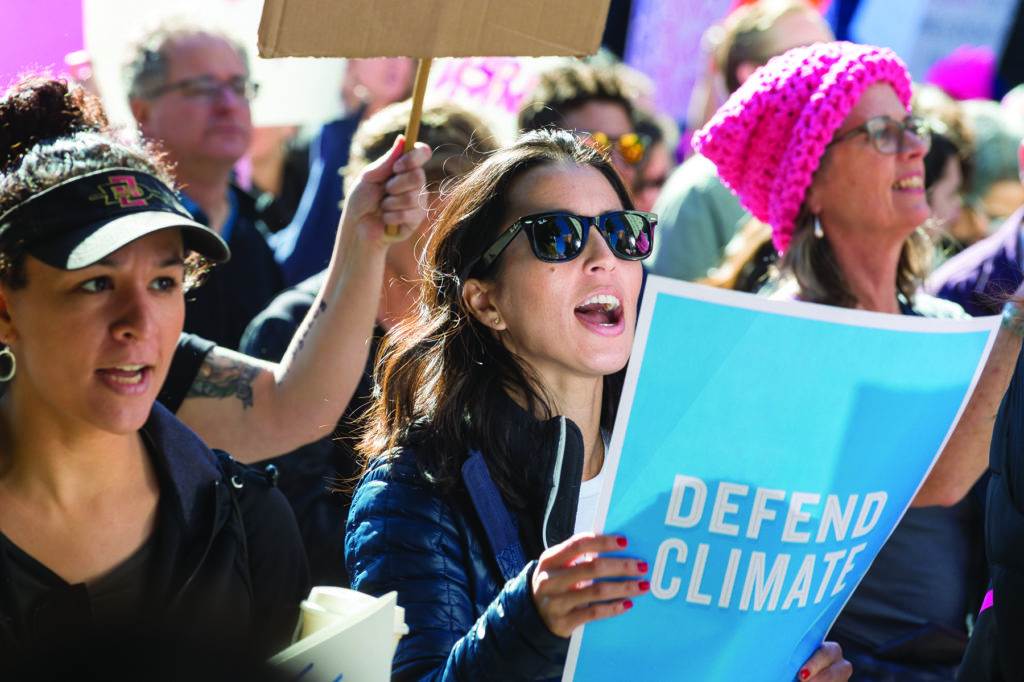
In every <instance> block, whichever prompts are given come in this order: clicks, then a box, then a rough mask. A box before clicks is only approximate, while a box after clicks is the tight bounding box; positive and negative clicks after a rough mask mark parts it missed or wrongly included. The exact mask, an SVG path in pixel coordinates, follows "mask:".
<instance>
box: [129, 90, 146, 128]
mask: <svg viewBox="0 0 1024 682" xmlns="http://www.w3.org/2000/svg"><path fill="white" fill-rule="evenodd" d="M128 106H129V107H131V110H132V117H134V118H135V121H136V122H137V123H138V124H139V127H140V128H145V127H146V125H148V124H149V113H150V107H149V102H148V101H146V100H144V99H140V98H138V97H133V98H132V99H130V100H128Z"/></svg>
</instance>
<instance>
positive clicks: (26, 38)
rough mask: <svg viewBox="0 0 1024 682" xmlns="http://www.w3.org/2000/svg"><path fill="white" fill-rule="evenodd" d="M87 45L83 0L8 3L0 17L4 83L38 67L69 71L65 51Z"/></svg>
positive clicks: (0, 79) (1, 78)
mask: <svg viewBox="0 0 1024 682" xmlns="http://www.w3.org/2000/svg"><path fill="white" fill-rule="evenodd" d="M84 45H85V39H84V34H83V31H82V2H81V0H32V1H31V2H7V3H4V18H3V21H0V86H3V87H6V86H7V85H8V84H9V83H10V82H11V81H12V80H13V79H14V78H15V77H16V76H17V75H18V74H20V73H23V72H25V71H30V70H35V69H40V68H42V69H47V68H49V69H53V71H54V72H56V73H60V72H63V71H65V67H64V55H66V54H68V53H69V52H74V51H75V50H81V49H82V48H83V46H84Z"/></svg>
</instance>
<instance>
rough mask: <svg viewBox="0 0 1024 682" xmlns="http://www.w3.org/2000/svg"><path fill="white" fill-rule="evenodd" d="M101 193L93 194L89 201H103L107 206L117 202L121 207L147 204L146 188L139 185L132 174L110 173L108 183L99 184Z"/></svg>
mask: <svg viewBox="0 0 1024 682" xmlns="http://www.w3.org/2000/svg"><path fill="white" fill-rule="evenodd" d="M97 189H99V191H100V192H99V194H93V195H92V196H90V197H89V201H102V202H103V203H104V204H106V205H107V206H113V205H114V204H117V205H118V206H120V207H121V208H135V207H138V206H147V205H148V203H147V201H146V195H147V194H148V193H149V192H147V190H146V188H144V187H139V183H137V182H136V181H135V177H134V176H131V175H108V176H107V183H106V184H105V185H99V186H98V187H97Z"/></svg>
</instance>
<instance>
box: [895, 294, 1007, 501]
mask: <svg viewBox="0 0 1024 682" xmlns="http://www.w3.org/2000/svg"><path fill="white" fill-rule="evenodd" d="M1022 294H1024V286H1022V287H1021V288H1020V289H1018V290H1017V293H1016V294H1015V295H1014V300H1015V301H1019V300H1021V296H1022ZM1007 306H1008V308H1009V310H1010V313H1009V314H1006V315H1004V316H1003V324H1002V325H1001V326H1000V328H999V334H998V336H996V341H995V343H994V344H993V346H992V352H991V353H990V354H989V356H988V361H987V362H986V363H985V368H984V369H983V370H982V374H981V377H980V378H979V379H978V385H977V386H976V387H975V388H974V393H973V394H972V395H971V398H970V400H969V401H968V403H967V407H966V408H965V409H964V413H963V415H962V416H961V418H960V422H959V423H958V424H957V427H956V430H955V431H953V435H952V436H950V439H949V441H948V442H947V443H946V447H945V449H944V450H943V451H942V454H941V455H940V456H939V460H938V461H937V462H936V463H935V467H934V468H933V469H932V472H931V474H929V476H928V478H927V479H926V480H925V482H924V485H922V486H921V490H920V491H918V493H917V497H915V498H914V501H913V504H912V506H915V507H926V506H930V505H943V506H950V505H953V504H956V503H957V502H959V501H960V500H961V499H963V497H964V495H966V494H967V492H968V491H969V490H970V489H971V486H973V485H974V484H975V483H976V482H977V480H978V478H980V477H981V475H982V474H983V473H985V469H986V468H988V461H989V446H990V445H991V443H992V428H993V426H995V422H996V415H997V414H998V413H999V404H1000V402H1001V401H1002V399H1003V395H1004V394H1005V393H1006V389H1007V388H1008V387H1009V385H1010V379H1011V378H1012V377H1013V370H1014V368H1015V367H1016V366H1017V356H1018V355H1020V351H1021V338H1022V334H1024V308H1021V306H1020V304H1017V303H1009V304H1007Z"/></svg>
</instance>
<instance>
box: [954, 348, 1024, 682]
mask: <svg viewBox="0 0 1024 682" xmlns="http://www.w3.org/2000/svg"><path fill="white" fill-rule="evenodd" d="M989 466H990V468H991V471H992V479H991V481H990V482H989V488H988V503H987V506H986V510H985V511H986V514H985V544H986V550H987V553H988V559H989V564H990V572H991V576H992V592H993V600H994V601H993V605H992V608H989V609H986V610H985V611H984V612H983V613H982V614H981V616H980V617H979V618H978V623H977V625H976V626H975V628H974V632H973V633H972V635H971V642H970V644H969V646H968V648H967V654H966V655H965V656H964V662H963V665H962V666H961V668H960V672H959V675H958V677H957V679H958V680H963V681H964V682H974V681H975V680H978V681H982V680H990V681H992V682H997V681H998V682H1004V681H1005V682H1009V681H1011V680H1013V681H1014V682H1017V681H1018V680H1024V646H1022V645H1024V353H1022V354H1021V355H1020V356H1019V357H1018V358H1017V369H1016V371H1015V372H1014V375H1013V380H1012V381H1011V382H1010V388H1009V390H1007V392H1006V396H1005V397H1004V398H1003V404H1002V405H1001V406H1000V408H999V416H998V417H997V418H996V425H995V427H994V429H993V431H992V448H991V451H990V461H989Z"/></svg>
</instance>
